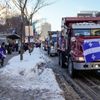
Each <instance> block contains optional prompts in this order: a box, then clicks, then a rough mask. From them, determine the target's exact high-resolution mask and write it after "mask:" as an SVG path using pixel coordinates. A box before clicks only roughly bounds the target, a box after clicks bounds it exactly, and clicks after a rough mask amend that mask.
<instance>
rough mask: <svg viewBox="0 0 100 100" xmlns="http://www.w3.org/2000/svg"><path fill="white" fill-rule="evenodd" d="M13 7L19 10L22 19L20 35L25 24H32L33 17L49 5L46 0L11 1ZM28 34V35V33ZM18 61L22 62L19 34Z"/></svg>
mask: <svg viewBox="0 0 100 100" xmlns="http://www.w3.org/2000/svg"><path fill="white" fill-rule="evenodd" d="M11 1H12V2H13V3H14V5H15V6H16V7H17V8H18V9H19V11H20V13H21V17H22V24H21V33H22V32H23V31H22V30H23V26H24V24H25V23H27V24H28V26H30V25H31V24H32V19H33V16H34V15H35V14H36V13H37V12H38V11H39V10H40V9H41V8H43V7H45V6H48V5H50V4H51V3H48V2H47V0H11ZM29 34H30V33H29ZM20 59H21V60H23V55H22V34H21V56H20Z"/></svg>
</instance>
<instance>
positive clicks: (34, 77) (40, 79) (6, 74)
mask: <svg viewBox="0 0 100 100" xmlns="http://www.w3.org/2000/svg"><path fill="white" fill-rule="evenodd" d="M23 57H24V59H23V60H22V61H20V55H18V56H16V57H13V58H12V59H11V60H10V61H9V64H8V65H6V67H4V68H2V69H0V73H1V75H2V79H5V82H6V83H7V84H9V86H11V87H13V88H16V89H23V90H36V91H37V90H38V91H40V94H41V93H42V96H40V97H41V98H40V99H43V98H45V99H46V100H47V99H48V98H49V99H48V100H64V98H63V96H62V93H63V92H62V90H61V89H60V88H59V86H58V83H57V82H56V79H55V75H54V73H53V71H52V69H50V68H46V67H45V66H46V62H47V61H48V62H50V59H49V58H46V56H45V55H44V54H42V52H41V50H40V49H39V48H34V51H33V52H32V53H31V55H30V54H29V52H28V51H27V52H25V53H24V55H23ZM45 59H46V60H45Z"/></svg>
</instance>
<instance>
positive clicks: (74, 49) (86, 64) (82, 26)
mask: <svg viewBox="0 0 100 100" xmlns="http://www.w3.org/2000/svg"><path fill="white" fill-rule="evenodd" d="M61 28H62V34H61V36H60V38H61V40H60V41H61V44H60V45H59V49H58V51H59V52H58V53H59V64H60V65H61V66H62V67H66V66H67V67H68V72H69V75H70V76H71V77H74V76H75V75H76V72H77V71H80V70H99V69H100V60H99V59H98V60H90V61H88V60H87V58H86V56H87V55H86V54H88V53H90V52H92V51H91V50H92V48H89V50H90V51H88V50H87V51H86V50H85V49H84V48H86V47H85V46H84V45H85V44H86V43H88V44H89V45H94V44H96V43H99V41H100V17H85V18H84V17H66V18H62V27H61ZM58 42H59V41H58ZM90 47H91V46H90ZM98 48H99V47H98ZM87 52H88V53H87ZM98 52H100V50H98ZM98 58H99V57H98Z"/></svg>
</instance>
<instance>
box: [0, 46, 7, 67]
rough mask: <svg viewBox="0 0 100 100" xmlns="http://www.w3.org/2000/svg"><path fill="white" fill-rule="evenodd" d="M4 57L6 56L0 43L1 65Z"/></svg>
mask: <svg viewBox="0 0 100 100" xmlns="http://www.w3.org/2000/svg"><path fill="white" fill-rule="evenodd" d="M5 57H6V54H5V50H4V48H2V47H1V45H0V63H1V66H3V64H4V59H5Z"/></svg>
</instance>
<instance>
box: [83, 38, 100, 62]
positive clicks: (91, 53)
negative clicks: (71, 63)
mask: <svg viewBox="0 0 100 100" xmlns="http://www.w3.org/2000/svg"><path fill="white" fill-rule="evenodd" d="M83 54H84V58H85V62H87V63H88V62H93V61H98V60H100V39H88V40H84V43H83Z"/></svg>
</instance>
